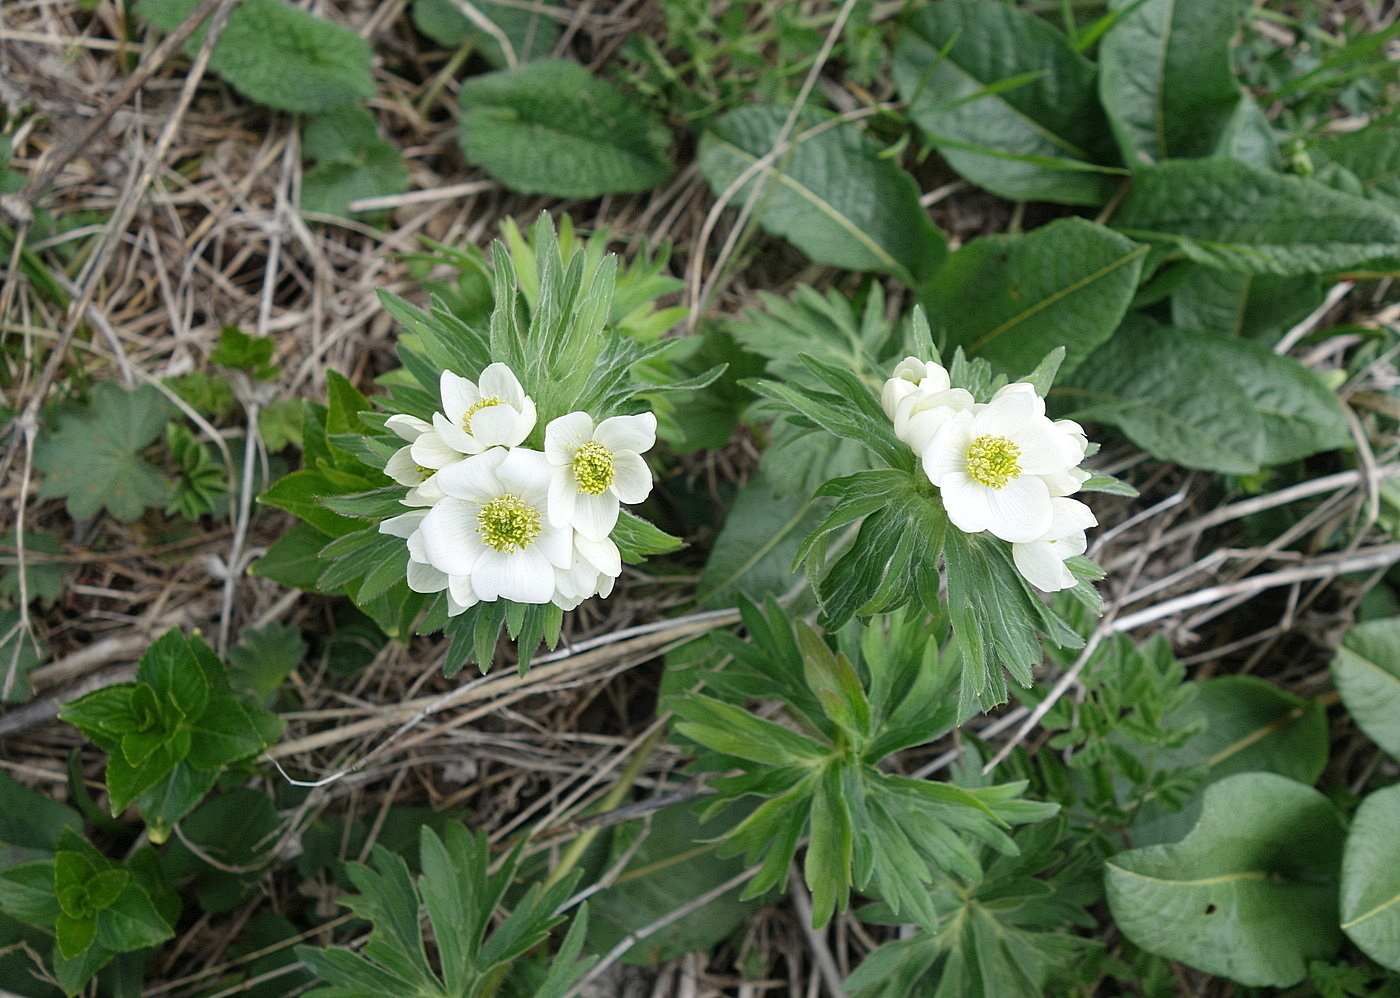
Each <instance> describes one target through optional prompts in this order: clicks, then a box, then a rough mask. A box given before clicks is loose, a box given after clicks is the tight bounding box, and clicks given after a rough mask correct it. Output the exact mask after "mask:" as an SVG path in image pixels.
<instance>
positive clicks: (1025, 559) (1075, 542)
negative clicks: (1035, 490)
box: [1011, 496, 1099, 593]
mask: <svg viewBox="0 0 1400 998" xmlns="http://www.w3.org/2000/svg"><path fill="white" fill-rule="evenodd" d="M1050 507H1051V510H1052V512H1053V519H1052V521H1051V524H1050V529H1049V530H1048V531H1046V532H1045V535H1044V536H1043V537H1039V538H1037V539H1036V540H1033V541H1029V542H1027V543H1024V544H1012V545H1011V557H1012V559H1013V560H1014V561H1015V562H1016V570H1017V571H1018V572H1020V573H1021V575H1022V576H1024V577H1025V580H1026V581H1027V582H1029V583H1030V584H1031V585H1033V586H1035V587H1036V588H1037V589H1039V590H1041V591H1042V592H1047V593H1054V592H1059V591H1060V590H1061V589H1068V588H1070V587H1071V586H1073V585H1074V584H1075V581H1076V580H1075V578H1074V574H1073V573H1072V572H1070V570H1069V569H1068V568H1066V567H1065V561H1066V560H1068V559H1070V558H1073V557H1074V556H1075V555H1080V554H1083V553H1084V552H1085V551H1086V550H1087V549H1088V543H1087V542H1086V541H1085V540H1084V531H1086V530H1088V529H1089V528H1090V527H1094V526H1097V525H1098V522H1099V521H1098V520H1096V519H1095V518H1094V514H1093V512H1092V511H1091V510H1090V509H1089V507H1088V506H1086V505H1084V504H1083V503H1082V502H1079V501H1078V500H1075V499H1065V498H1062V497H1059V496H1055V497H1052V498H1051V499H1050Z"/></svg>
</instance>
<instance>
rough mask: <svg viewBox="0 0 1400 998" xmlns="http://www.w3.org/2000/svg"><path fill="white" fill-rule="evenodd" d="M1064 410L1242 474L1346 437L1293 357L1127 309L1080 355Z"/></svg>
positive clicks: (1326, 394)
mask: <svg viewBox="0 0 1400 998" xmlns="http://www.w3.org/2000/svg"><path fill="white" fill-rule="evenodd" d="M1073 380H1074V382H1075V384H1074V385H1073V386H1072V387H1070V388H1068V391H1069V392H1071V393H1072V397H1074V398H1075V399H1076V400H1078V401H1083V402H1086V403H1087V404H1083V405H1080V406H1076V408H1075V410H1074V412H1073V414H1072V416H1073V417H1074V418H1078V419H1082V420H1093V421H1096V422H1101V423H1109V424H1111V425H1113V426H1117V427H1118V428H1119V429H1120V430H1122V431H1123V433H1124V435H1126V436H1127V437H1128V439H1130V440H1132V441H1133V442H1134V443H1135V444H1137V445H1138V446H1139V447H1142V448H1143V449H1144V450H1146V451H1148V452H1149V453H1151V454H1152V455H1153V456H1154V457H1159V458H1162V459H1165V460H1171V461H1176V462H1178V463H1180V464H1183V465H1185V466H1187V467H1190V468H1203V469H1205V470H1208V471H1218V472H1221V473H1223V474H1247V473H1250V472H1253V471H1255V470H1257V469H1258V468H1259V467H1261V466H1264V465H1270V464H1281V463H1284V462H1287V461H1293V460H1297V459H1298V458H1301V457H1305V456H1307V455H1308V454H1313V453H1317V452H1318V451H1322V450H1331V449H1333V448H1337V447H1343V446H1346V445H1347V443H1348V442H1349V441H1350V435H1349V433H1348V431H1347V424H1346V416H1345V414H1344V413H1343V412H1342V409H1341V403H1340V402H1338V401H1337V398H1336V396H1335V395H1333V394H1332V392H1331V391H1329V390H1328V389H1327V388H1326V387H1325V386H1324V385H1323V384H1322V382H1321V381H1319V380H1318V379H1317V377H1316V376H1315V375H1314V374H1313V373H1312V372H1311V371H1308V370H1307V369H1306V368H1304V367H1303V366H1302V365H1301V364H1299V363H1298V362H1297V361H1295V360H1293V359H1292V358H1290V357H1282V356H1279V355H1277V354H1275V353H1273V352H1272V351H1271V350H1268V349H1266V348H1265V347H1262V346H1258V345H1256V344H1254V343H1250V342H1246V341H1244V340H1237V339H1227V338H1221V337H1219V336H1212V335H1209V334H1205V333H1193V332H1187V331H1186V330H1181V329H1175V328H1172V327H1165V326H1156V324H1155V323H1153V322H1151V320H1148V319H1146V318H1144V317H1142V316H1134V317H1130V319H1129V321H1128V322H1126V323H1125V324H1124V326H1123V328H1122V329H1120V330H1119V332H1118V333H1117V335H1115V336H1114V337H1113V339H1111V340H1110V341H1109V342H1108V343H1107V344H1105V345H1104V346H1103V347H1101V348H1100V349H1099V350H1097V351H1096V352H1095V353H1094V354H1093V355H1092V356H1091V357H1090V358H1089V360H1088V361H1087V362H1086V363H1085V364H1083V365H1081V367H1080V370H1079V372H1078V374H1077V375H1076V377H1075V378H1074V379H1073Z"/></svg>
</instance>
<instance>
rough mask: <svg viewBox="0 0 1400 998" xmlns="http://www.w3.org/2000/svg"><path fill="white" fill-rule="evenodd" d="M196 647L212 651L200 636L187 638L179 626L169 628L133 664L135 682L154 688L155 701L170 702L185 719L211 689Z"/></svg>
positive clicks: (197, 709) (205, 700)
mask: <svg viewBox="0 0 1400 998" xmlns="http://www.w3.org/2000/svg"><path fill="white" fill-rule="evenodd" d="M197 646H198V647H202V648H203V649H204V650H206V651H209V652H210V653H211V654H212V650H211V649H209V646H208V645H206V644H204V641H203V639H202V638H200V637H198V636H195V637H193V638H187V637H185V634H184V632H183V631H181V630H180V629H179V628H178V627H172V628H171V629H170V630H168V631H166V632H165V633H164V634H162V635H161V636H160V637H159V638H157V639H156V640H155V641H154V642H152V643H151V645H150V647H149V648H147V649H146V652H145V654H143V655H142V656H141V662H140V663H139V664H138V665H137V667H136V681H137V682H138V683H143V684H145V685H146V686H147V687H148V688H150V689H151V690H154V691H155V696H156V700H157V702H159V703H161V704H169V705H170V706H172V707H174V708H175V710H176V711H177V712H178V715H179V716H181V717H186V718H192V717H198V716H199V714H200V713H201V712H203V710H204V708H205V707H206V706H207V705H208V704H209V697H210V694H211V693H212V692H214V691H212V690H211V689H210V687H211V685H212V684H211V683H210V681H209V678H208V677H207V676H206V675H205V672H204V667H203V665H202V663H201V661H200V656H199V654H198V652H197V651H196V647H197ZM216 661H217V659H216ZM220 668H222V665H221V666H220Z"/></svg>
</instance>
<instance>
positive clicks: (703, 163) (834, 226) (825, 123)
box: [696, 105, 947, 284]
mask: <svg viewBox="0 0 1400 998" xmlns="http://www.w3.org/2000/svg"><path fill="white" fill-rule="evenodd" d="M790 116H791V117H792V118H793V121H792V127H791V130H790V131H788V132H784V125H785V124H786V123H787V120H788V118H789V117H790ZM784 135H785V136H786V142H785V143H784V144H783V145H781V146H779V147H778V149H777V155H776V157H775V158H771V159H767V160H764V162H763V165H761V166H760V165H759V162H760V160H763V159H764V157H767V156H768V155H769V153H770V152H772V151H773V150H774V148H775V146H777V144H778V140H779V138H780V137H783V136H784ZM696 156H697V162H698V165H699V167H700V172H701V173H702V174H704V176H705V179H706V180H707V181H708V182H709V185H710V189H711V190H713V191H714V192H715V194H716V195H720V194H726V193H728V194H729V195H730V204H732V205H734V206H736V207H737V206H739V205H742V204H744V203H745V201H746V200H747V199H749V198H750V197H752V198H753V199H754V206H755V211H754V217H755V218H756V219H757V220H758V222H759V224H761V225H762V226H763V227H764V228H765V229H767V230H768V231H769V232H772V233H774V234H775V235H779V236H782V237H784V238H786V239H787V240H789V241H790V242H791V243H792V244H793V245H794V246H796V247H797V248H798V249H800V250H802V251H803V252H804V253H806V254H807V255H808V256H809V257H811V258H812V259H813V260H815V261H816V262H817V263H825V264H829V265H831V266H835V267H842V268H845V269H847V270H875V271H881V272H883V273H887V274H892V275H894V276H895V277H897V278H899V279H900V280H901V281H903V282H904V283H905V284H917V283H921V282H922V281H924V280H926V279H927V278H928V276H929V275H930V274H931V273H933V271H934V270H935V269H936V268H937V267H938V265H939V264H940V263H941V262H942V261H943V257H944V256H945V255H946V254H947V239H946V238H945V237H944V235H943V233H941V232H939V231H938V230H937V229H936V228H934V227H933V225H932V224H931V223H930V222H929V221H928V218H927V216H926V215H925V213H924V210H923V207H922V206H921V205H920V204H919V190H918V187H917V186H916V185H915V184H914V182H913V178H911V177H910V176H909V175H908V174H907V173H905V172H904V171H903V170H902V169H901V168H900V167H899V165H898V164H897V163H896V162H894V161H893V160H891V159H889V158H888V157H886V156H885V155H884V151H883V150H882V149H881V147H880V145H879V144H878V143H876V142H875V141H874V140H872V139H870V138H868V137H867V136H866V135H864V134H863V133H862V132H861V131H860V129H858V128H857V127H856V126H855V125H853V124H850V123H845V122H842V121H841V120H840V119H839V118H836V117H834V116H832V115H829V114H826V113H824V112H820V111H817V110H815V109H811V108H807V109H804V110H803V111H802V112H801V113H799V114H796V115H790V111H789V109H788V108H784V107H777V106H774V105H754V106H750V107H744V108H740V109H738V110H736V111H732V112H730V113H729V114H727V115H725V116H724V117H723V118H720V119H718V120H717V121H715V122H713V123H712V124H711V126H710V128H709V129H708V130H706V131H705V133H704V134H703V135H702V136H701V139H700V148H699V150H698V151H697V153H696ZM755 187H757V188H758V189H757V191H755ZM731 188H733V190H732V191H731Z"/></svg>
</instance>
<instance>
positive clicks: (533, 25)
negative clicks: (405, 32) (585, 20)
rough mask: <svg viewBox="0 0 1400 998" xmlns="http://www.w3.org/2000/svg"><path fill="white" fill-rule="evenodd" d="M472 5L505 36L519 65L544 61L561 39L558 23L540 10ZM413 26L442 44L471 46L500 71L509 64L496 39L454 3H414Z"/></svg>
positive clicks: (475, 0)
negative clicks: (538, 60) (539, 60)
mask: <svg viewBox="0 0 1400 998" xmlns="http://www.w3.org/2000/svg"><path fill="white" fill-rule="evenodd" d="M472 6H473V7H475V8H476V10H477V12H478V13H479V14H480V15H481V16H482V17H484V18H486V19H487V20H488V21H490V22H491V23H492V24H494V25H495V26H496V27H497V28H499V29H500V32H501V34H503V35H505V37H506V40H507V41H508V42H510V46H511V50H512V53H513V54H514V56H515V59H516V61H517V62H522V63H525V62H533V61H535V60H536V59H543V58H545V57H546V56H548V55H549V53H550V52H551V51H553V49H554V43H555V42H556V41H557V40H558V38H559V22H558V20H556V19H555V18H553V17H550V16H549V15H548V14H545V13H543V12H542V11H540V10H537V9H530V10H527V9H524V8H521V7H515V6H512V5H510V4H507V3H494V2H493V0H472ZM536 6H553V5H552V4H547V3H546V4H538V5H536ZM413 25H414V27H416V28H417V29H418V30H419V31H421V32H423V34H425V35H427V36H428V37H429V38H431V39H432V40H433V41H435V42H437V43H438V44H439V45H446V46H449V47H451V48H457V47H459V46H462V45H467V44H471V45H472V46H473V47H474V48H475V49H476V50H477V51H479V52H480V53H481V54H482V56H484V57H485V59H486V61H487V62H489V63H491V65H493V66H495V67H496V68H497V69H499V68H501V67H502V66H505V65H507V64H508V63H507V59H506V56H505V52H504V51H503V50H502V49H501V43H500V42H499V41H498V40H497V39H496V37H495V36H494V35H493V34H492V33H491V32H488V31H484V30H482V28H481V27H480V26H479V25H478V24H477V23H475V22H474V21H472V20H471V19H470V18H468V17H467V16H466V15H464V14H463V13H462V12H461V8H460V7H458V6H457V4H455V3H453V2H452V0H413Z"/></svg>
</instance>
